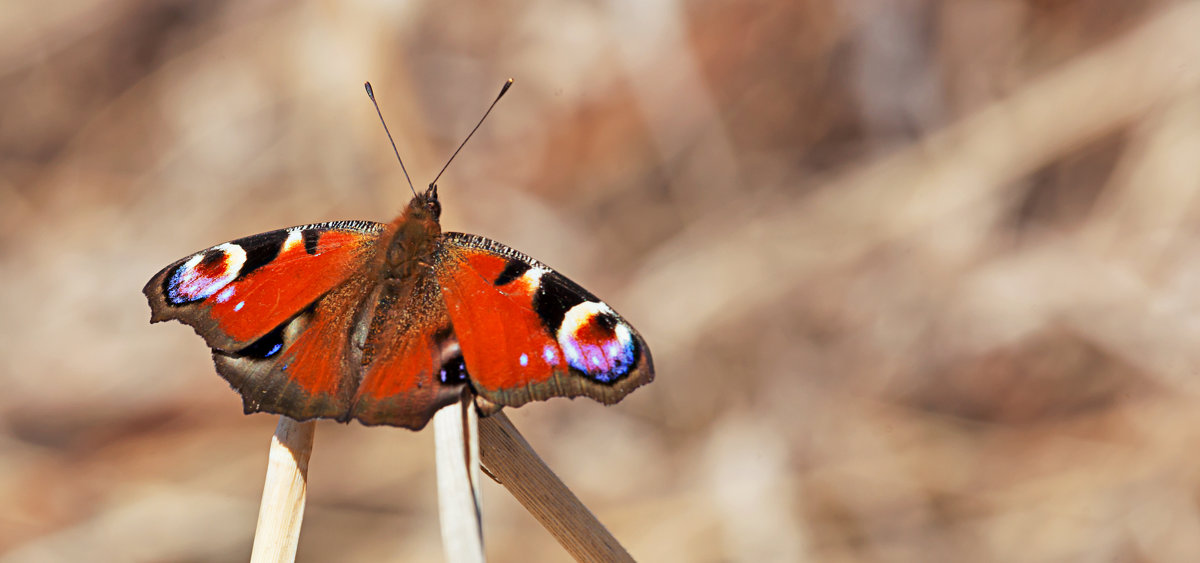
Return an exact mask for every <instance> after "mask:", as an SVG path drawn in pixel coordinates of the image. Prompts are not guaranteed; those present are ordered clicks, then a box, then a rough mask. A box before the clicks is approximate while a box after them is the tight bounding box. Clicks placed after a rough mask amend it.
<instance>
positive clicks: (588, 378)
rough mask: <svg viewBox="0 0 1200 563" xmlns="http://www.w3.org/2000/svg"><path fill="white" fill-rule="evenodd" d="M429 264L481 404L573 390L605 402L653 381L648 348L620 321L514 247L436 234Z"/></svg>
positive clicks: (574, 393) (519, 400)
mask: <svg viewBox="0 0 1200 563" xmlns="http://www.w3.org/2000/svg"><path fill="white" fill-rule="evenodd" d="M435 270H436V273H437V279H438V283H439V285H440V286H441V291H442V296H443V298H444V299H445V302H446V309H447V312H448V314H449V317H450V320H451V322H452V323H453V326H454V332H455V334H456V337H457V339H458V343H459V345H460V347H461V350H462V356H463V359H464V361H465V366H466V369H467V370H468V371H469V372H470V380H471V383H472V386H473V387H474V389H475V392H476V393H477V394H478V395H479V396H481V397H482V398H484V399H486V401H487V402H489V403H491V405H487V404H486V403H485V404H483V406H484V407H485V410H491V409H492V408H495V409H498V408H499V407H501V406H518V405H521V404H524V403H526V402H529V401H533V400H543V399H548V398H550V397H575V396H580V395H583V396H587V397H591V398H593V399H595V400H597V401H600V402H602V403H605V404H612V403H615V402H617V401H619V400H621V398H622V397H624V396H625V395H627V394H628V393H629V392H630V391H632V390H634V389H635V388H637V387H639V386H641V385H644V384H646V383H649V382H650V381H652V380H653V379H654V364H653V360H652V359H651V357H650V349H649V348H648V347H647V346H646V343H645V341H644V340H642V337H641V335H639V334H638V333H637V331H636V330H634V328H633V327H632V326H630V325H629V323H627V322H626V321H625V320H624V319H623V318H621V316H620V315H618V314H617V313H616V312H615V311H613V310H612V308H611V307H609V306H608V305H606V304H605V303H604V302H603V301H600V300H599V299H597V298H596V296H594V295H592V294H591V293H589V292H588V291H587V290H585V289H583V288H582V287H580V286H579V285H577V284H575V283H574V282H572V281H571V280H569V279H567V278H565V277H563V276H562V275H561V274H559V273H558V272H556V271H554V270H552V269H550V268H549V267H547V266H545V265H544V264H542V263H540V262H538V261H536V260H534V259H532V258H530V257H529V256H526V255H525V254H522V253H521V252H518V251H516V250H513V249H512V248H509V247H507V246H505V245H503V244H500V243H498V242H495V241H492V240H488V239H486V238H483V237H480V236H475V235H467V234H462V233H445V234H443V235H442V251H441V253H440V255H439V259H438V262H437V265H436V266H435Z"/></svg>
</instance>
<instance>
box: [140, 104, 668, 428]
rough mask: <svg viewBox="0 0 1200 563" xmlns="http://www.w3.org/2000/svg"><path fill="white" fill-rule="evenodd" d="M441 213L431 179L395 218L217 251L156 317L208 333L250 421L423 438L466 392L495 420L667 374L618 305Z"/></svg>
mask: <svg viewBox="0 0 1200 563" xmlns="http://www.w3.org/2000/svg"><path fill="white" fill-rule="evenodd" d="M368 92H370V90H369V88H368ZM372 99H373V96H372ZM493 105H494V104H493ZM389 136H390V135H389ZM464 142H465V141H464ZM435 182H436V181H435ZM440 215H441V203H440V202H439V200H438V193H437V185H436V183H432V184H430V186H429V188H428V189H426V190H424V191H422V192H414V196H413V198H412V200H411V201H410V202H409V204H408V206H407V207H406V208H405V209H404V211H403V212H402V213H401V214H400V215H399V216H398V217H396V218H395V219H394V220H393V221H391V222H390V223H376V222H371V221H336V222H328V223H319V224H311V225H301V226H296V227H291V228H287V229H280V230H276V231H270V232H266V233H262V234H257V235H253V236H249V237H245V238H240V239H237V240H233V241H230V242H226V243H222V244H218V245H216V246H213V247H211V248H208V249H206V250H202V251H200V252H197V253H195V254H192V255H190V256H187V257H185V258H182V259H180V260H178V261H176V262H175V263H173V264H171V265H170V266H167V267H166V268H163V269H162V270H161V271H159V272H158V273H157V274H155V275H154V277H153V278H151V279H150V281H149V282H148V283H147V284H146V286H145V288H144V289H143V290H142V292H143V293H144V294H145V295H146V299H147V300H148V301H149V303H150V310H151V317H150V322H152V323H156V322H162V321H169V320H178V321H180V322H182V323H184V324H186V325H189V326H191V327H192V328H193V329H195V331H196V333H197V334H199V335H200V336H201V337H202V338H204V342H205V344H207V345H208V346H209V348H211V349H212V356H213V361H214V363H215V364H216V369H217V372H218V373H219V374H220V375H221V376H222V377H224V378H225V379H226V380H227V381H228V382H229V384H230V385H231V386H232V387H233V389H234V390H236V391H237V392H238V393H239V394H241V397H242V404H243V407H244V410H245V412H246V413H247V414H250V413H253V412H269V413H275V414H280V415H285V416H288V417H291V418H293V419H296V420H308V419H313V418H332V419H336V420H338V421H341V422H348V421H350V420H351V419H354V420H358V421H359V422H361V423H363V424H366V425H380V424H383V425H392V426H402V427H406V428H410V429H413V430H419V429H421V428H422V427H424V426H425V425H426V423H427V422H428V421H429V419H430V418H431V417H432V416H433V414H434V413H435V412H436V411H437V410H438V409H440V408H442V407H443V406H446V405H448V404H451V403H454V402H456V401H458V400H459V398H460V396H461V394H462V393H463V392H464V390H465V389H466V388H469V389H470V392H471V393H472V394H473V395H474V397H475V405H476V408H477V409H478V410H479V412H480V413H481V414H484V415H487V414H491V413H494V412H496V411H498V410H500V409H501V408H503V407H516V406H520V405H522V404H524V403H527V402H529V401H535V400H544V399H549V398H551V397H576V396H586V397H590V398H592V399H595V400H597V401H600V402H601V403H604V404H612V403H615V402H617V401H619V400H621V399H622V398H623V397H624V396H625V395H627V394H628V393H629V392H631V391H633V390H634V389H635V388H637V387H639V386H641V385H644V384H646V383H649V382H650V381H651V380H653V379H654V364H653V360H652V359H651V356H650V349H649V348H648V347H647V346H646V342H645V341H644V340H643V339H642V336H641V335H640V334H638V332H637V331H636V330H635V329H634V328H633V327H632V326H631V325H630V324H629V323H628V322H627V321H625V319H623V318H622V317H621V316H620V315H618V314H617V313H616V312H615V311H614V310H613V309H612V308H611V307H609V306H608V305H607V304H605V303H604V302H603V301H601V300H600V299H598V298H597V297H596V296H594V295H592V294H591V293H590V292H588V291H587V290H585V289H583V288H582V287H580V286H579V285H578V284H576V283H575V282H573V281H571V280H569V279H567V278H566V277H564V276H563V275H562V274H560V273H558V272H557V271H555V270H553V269H552V268H550V267H548V266H546V265H545V264H542V263H541V262H538V261H537V260H534V259H533V258H530V257H529V256H527V255H525V254H523V253H521V252H519V251H517V250H514V249H512V248H509V247H508V246H505V245H503V244H501V243H498V242H496V241H493V240H489V239H486V238H484V237H481V236H478V235H470V234H464V233H455V232H442V229H441V225H440V223H439V221H438V219H439V217H440Z"/></svg>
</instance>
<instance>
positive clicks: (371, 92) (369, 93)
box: [363, 80, 512, 196]
mask: <svg viewBox="0 0 1200 563" xmlns="http://www.w3.org/2000/svg"><path fill="white" fill-rule="evenodd" d="M509 82H512V81H511V80H510V81H509ZM363 86H365V87H366V88H367V97H368V98H371V103H372V104H374V105H375V113H377V114H379V122H380V123H382V124H383V132H384V133H387V136H388V142H390V143H392V152H394V153H396V160H397V161H399V162H400V170H401V171H402V172H404V179H405V180H408V189H409V190H410V191H412V193H413V196H416V195H417V189H416V188H414V187H413V183H412V178H409V177H408V170H407V169H405V168H404V159H402V158H400V150H399V149H397V148H396V141H395V139H392V132H391V131H388V126H387V121H384V120H383V112H382V111H379V102H377V101H375V90H373V89H371V83H370V82H363ZM492 105H495V104H492ZM489 111H490V110H489ZM484 115H485V116H486V115H487V114H484ZM468 138H469V137H468Z"/></svg>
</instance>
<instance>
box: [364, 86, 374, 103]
mask: <svg viewBox="0 0 1200 563" xmlns="http://www.w3.org/2000/svg"><path fill="white" fill-rule="evenodd" d="M363 88H366V89H367V97H369V98H371V99H372V100H374V99H375V90H373V89H372V88H371V83H370V82H363Z"/></svg>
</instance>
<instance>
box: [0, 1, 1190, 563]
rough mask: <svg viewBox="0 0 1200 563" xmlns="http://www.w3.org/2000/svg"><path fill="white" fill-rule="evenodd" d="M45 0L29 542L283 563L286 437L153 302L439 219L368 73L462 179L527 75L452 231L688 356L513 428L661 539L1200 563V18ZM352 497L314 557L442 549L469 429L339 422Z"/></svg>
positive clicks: (15, 415)
mask: <svg viewBox="0 0 1200 563" xmlns="http://www.w3.org/2000/svg"><path fill="white" fill-rule="evenodd" d="M4 7H5V9H4V13H3V15H2V16H0V103H2V106H3V108H4V109H3V112H2V114H0V287H2V288H3V291H0V319H2V320H0V384H2V389H3V392H0V552H3V553H5V555H3V556H0V561H5V562H16V561H20V562H25V561H55V560H62V561H81V560H113V561H169V560H182V561H207V560H239V559H244V558H245V557H246V555H247V553H248V549H249V545H250V539H251V538H250V536H251V533H252V529H253V524H254V518H255V514H256V509H257V502H258V495H259V493H260V491H261V486H262V481H261V479H262V475H263V471H264V468H265V461H266V450H267V444H268V441H269V438H270V434H271V431H272V429H273V427H274V420H273V417H271V416H267V415H256V416H252V417H243V416H242V414H241V409H240V401H239V400H238V399H237V397H236V396H235V395H234V394H232V393H231V392H230V391H229V390H228V388H227V387H226V385H224V384H223V382H222V381H221V380H220V379H219V378H218V376H217V375H215V373H214V372H213V369H212V365H211V362H210V360H209V358H208V351H207V350H206V349H205V347H204V346H203V344H202V342H201V341H200V340H199V339H198V338H197V337H196V336H195V335H194V334H193V333H192V331H191V330H190V329H188V328H186V327H184V326H182V325H179V324H171V325H161V326H154V327H151V326H149V325H148V323H147V319H148V317H149V311H148V308H147V306H146V304H145V302H144V300H143V298H142V296H141V294H140V291H139V290H140V289H141V286H142V284H143V283H144V282H145V280H146V279H148V278H149V277H150V275H151V274H153V273H154V272H155V271H156V270H157V269H158V268H160V267H162V266H164V265H166V264H167V263H169V262H170V261H172V260H175V259H176V258H179V257H181V256H184V255H185V254H187V253H189V252H192V251H194V250H197V249H200V248H205V247H207V246H210V245H212V244H215V243H218V242H222V241H225V240H229V239H232V238H236V237H239V236H243V235H247V234H252V233H256V232H261V231H265V230H270V229H274V228H279V227H283V226H288V225H294V224H302V223H309V222H317V221H324V220H334V219H374V220H381V221H382V220H388V219H389V218H390V217H391V216H392V215H393V214H394V213H395V212H397V211H398V210H399V209H400V208H401V206H403V205H404V203H405V202H406V201H407V198H408V189H407V187H406V186H405V185H404V180H403V177H402V176H401V174H400V170H399V167H397V166H396V164H395V161H394V159H393V157H392V154H391V149H390V148H389V147H388V146H387V144H386V140H385V138H384V136H383V132H382V130H381V129H380V127H379V124H378V122H377V121H376V118H375V115H374V112H373V110H372V109H371V107H370V105H369V104H368V102H367V100H366V97H365V96H364V95H363V92H362V87H361V83H362V81H363V80H365V79H370V80H372V81H373V82H374V84H375V86H376V92H377V94H378V96H379V98H380V101H381V103H382V105H383V108H384V112H385V114H386V115H387V116H388V117H389V122H390V125H391V127H392V130H393V132H394V133H395V134H396V136H397V143H398V145H399V146H400V150H401V151H402V153H403V154H404V156H405V158H406V159H407V160H406V164H408V167H409V170H410V171H412V172H413V173H414V177H415V181H417V182H418V183H423V182H427V181H428V180H429V179H430V178H431V177H432V175H433V174H434V173H435V172H436V170H437V169H438V167H440V165H441V164H442V162H443V161H444V159H445V157H446V156H447V155H448V154H449V152H450V151H451V150H452V149H453V146H454V145H455V143H457V142H458V141H459V140H461V138H462V137H463V135H464V134H465V133H466V132H467V130H468V129H469V127H470V125H471V124H472V122H473V121H474V120H475V119H476V118H477V117H478V116H479V114H480V112H481V111H482V109H483V107H484V106H485V105H486V103H487V102H488V101H489V100H490V98H491V96H492V95H493V94H494V92H495V88H497V87H499V85H500V84H501V82H502V81H503V80H504V79H505V78H508V77H509V76H512V77H514V78H515V79H516V88H515V89H514V90H513V91H512V92H511V93H510V94H509V96H508V97H507V98H506V99H505V100H504V101H503V102H501V104H500V106H499V108H498V111H497V112H495V113H494V114H493V117H492V118H491V119H490V122H489V123H488V124H487V125H486V126H485V127H484V128H483V129H482V130H481V132H480V134H479V135H478V136H477V137H476V139H475V141H473V142H472V145H471V146H469V147H468V148H467V150H466V151H465V153H464V154H463V155H462V156H461V157H460V158H459V159H458V160H457V161H456V162H455V164H454V166H453V167H451V169H450V171H449V172H448V173H447V176H446V177H444V178H443V179H442V181H441V182H440V183H441V186H442V197H443V204H444V206H445V209H446V212H445V216H444V217H443V225H444V227H445V228H447V229H448V230H458V231H467V232H473V233H479V234H483V235H486V236H489V237H491V238H495V239H498V240H501V241H504V242H506V243H508V244H511V245H512V246H514V247H516V248H520V249H522V250H524V251H526V252H528V253H530V254H531V255H533V256H536V257H538V258H540V259H542V260H543V261H545V262H547V263H549V264H551V265H553V266H555V267H557V268H558V269H560V270H561V271H563V272H564V273H565V274H567V275H568V276H571V277H573V278H574V279H576V280H577V281H579V282H580V283H582V284H583V285H585V286H587V287H589V288H590V289H592V290H593V291H594V292H596V293H597V294H599V295H601V296H604V297H605V298H606V300H607V301H608V302H609V303H611V304H613V306H614V307H615V308H617V309H618V310H620V311H621V312H622V313H624V315H625V316H626V317H628V318H629V319H630V320H631V321H632V322H633V323H634V324H635V325H637V326H638V327H639V328H640V329H641V331H642V332H643V334H644V335H645V337H646V339H647V341H648V342H649V343H650V345H651V347H652V348H653V349H654V352H655V359H656V363H657V366H658V370H659V372H658V380H657V381H656V382H655V383H654V384H653V385H651V386H649V387H647V388H644V389H641V390H639V391H638V392H636V393H634V394H633V395H632V396H630V397H629V398H628V399H627V400H626V401H625V402H623V403H622V404H621V405H619V406H617V407H613V408H604V407H601V406H599V405H597V404H594V403H592V402H590V401H586V400H579V401H565V400H556V401H550V402H547V403H544V404H536V405H530V406H528V407H526V408H522V409H520V410H516V411H513V412H510V416H511V417H512V418H513V420H514V422H515V423H516V424H517V425H518V426H519V427H520V428H522V430H523V431H524V432H525V433H526V434H527V436H528V437H529V439H530V441H531V443H532V444H533V445H534V446H535V447H536V448H537V449H538V450H539V451H540V453H542V454H543V455H544V457H545V458H546V459H547V461H548V463H549V464H550V465H551V466H552V467H554V468H555V469H556V470H557V471H558V472H559V474H560V475H561V476H562V477H563V479H564V480H565V481H566V482H567V483H568V484H569V485H571V486H572V487H573V488H574V489H575V490H576V492H577V493H578V494H579V495H580V497H581V498H582V499H583V500H584V502H586V503H587V504H588V505H589V506H590V507H591V508H592V509H593V510H594V511H595V512H596V513H597V514H598V516H599V517H600V519H601V520H602V521H604V522H605V523H606V524H607V525H608V526H609V527H610V529H612V530H613V532H614V533H615V534H616V535H617V537H619V538H621V539H622V541H624V542H625V543H626V545H627V547H628V548H629V549H630V551H631V552H632V553H633V554H634V556H635V557H637V558H639V559H642V560H646V561H802V560H812V561H859V560H862V561H1011V560H1020V561H1063V560H1104V561H1193V560H1196V559H1197V558H1198V557H1200V506H1198V504H1197V503H1198V502H1200V449H1197V450H1193V449H1192V446H1195V445H1196V444H1197V443H1200V378H1198V377H1200V346H1197V344H1196V343H1197V342H1200V260H1197V256H1198V254H1192V252H1193V251H1194V250H1195V251H1200V248H1198V247H1197V241H1196V239H1195V238H1194V237H1193V235H1194V234H1196V233H1197V231H1198V230H1200V201H1197V193H1198V190H1200V32H1198V31H1197V30H1200V5H1198V4H1197V3H1193V2H1170V1H1158V0H1138V1H1130V0H1087V1H1069V0H1066V1H1047V0H1041V1H1035V0H1023V1H1021V0H944V1H940V2H938V1H932V0H928V1H922V0H843V1H832V0H825V1H817V0H790V1H786V2H779V1H767V0H752V1H748V2H747V1H739V2H734V1H730V0H724V1H720V0H717V1H706V2H669V1H668V2H640V1H637V0H618V1H613V2H592V3H571V2H554V1H545V0H543V1H535V2H496V3H479V4H474V3H471V4H468V3H464V2H453V1H452V2H437V3H435V2H402V3H391V2H379V1H368V0H353V1H349V2H269V1H265V0H258V1H250V2H187V1H167V2H159V1H146V0H115V1H114V0H108V1H100V0H76V1H75V2H64V3H58V2H17V1H14V0H10V1H8V2H6V3H5V6H4ZM1189 452H1191V453H1189ZM485 492H486V497H485V509H486V513H485V534H486V540H487V545H488V549H489V553H490V554H491V557H492V558H493V559H494V560H496V561H561V560H563V559H564V558H565V555H564V553H563V552H562V551H561V550H560V549H559V548H558V547H557V546H556V545H555V544H554V543H553V541H552V540H551V539H550V538H549V536H548V535H547V534H546V533H545V532H543V531H542V530H541V529H540V528H538V526H537V525H536V524H535V523H534V521H533V520H532V518H530V517H529V516H527V515H526V514H525V513H524V512H523V511H522V509H521V508H520V507H519V506H517V505H516V504H515V503H514V502H513V501H512V500H511V499H510V498H508V497H507V495H506V494H505V493H504V491H503V490H502V489H500V488H499V487H495V486H491V487H489V488H487V489H486V491H485ZM309 502H310V504H309V508H308V513H307V516H308V517H307V520H306V522H305V528H304V532H303V534H302V536H301V542H300V559H301V560H304V561H438V560H440V558H441V548H440V545H439V536H438V532H437V528H436V526H437V517H436V507H435V498H434V488H433V462H432V444H431V439H430V436H429V433H428V432H425V433H411V432H407V431H404V430H396V429H380V428H364V427H361V426H359V425H357V424H352V425H349V426H343V425H337V424H334V423H323V424H321V425H320V427H319V430H318V432H317V438H316V448H315V451H314V457H313V460H312V469H311V484H310V501H309Z"/></svg>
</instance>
